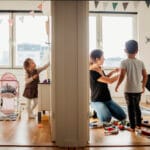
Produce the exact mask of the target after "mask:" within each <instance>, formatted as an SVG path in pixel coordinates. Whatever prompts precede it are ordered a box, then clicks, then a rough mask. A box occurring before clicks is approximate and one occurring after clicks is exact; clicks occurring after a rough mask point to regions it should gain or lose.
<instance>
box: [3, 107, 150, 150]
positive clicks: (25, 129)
mask: <svg viewBox="0 0 150 150" xmlns="http://www.w3.org/2000/svg"><path fill="white" fill-rule="evenodd" d="M148 107H149V108H150V105H148ZM144 119H145V120H149V121H150V116H144ZM89 133H90V140H89V145H87V147H86V148H74V149H71V148H68V150H80V149H81V150H82V149H84V150H137V149H138V150H149V149H150V137H149V136H143V135H142V136H141V135H138V134H136V133H131V132H129V131H119V133H118V134H117V135H109V136H106V135H105V134H104V129H103V128H99V129H90V132H89ZM61 149H64V150H67V148H58V147H56V146H55V144H54V143H52V142H51V136H50V125H49V123H48V122H47V121H45V122H43V127H42V128H39V127H38V124H37V120H36V119H31V120H28V119H27V114H26V113H23V114H22V118H21V119H20V120H18V121H0V150H61Z"/></svg>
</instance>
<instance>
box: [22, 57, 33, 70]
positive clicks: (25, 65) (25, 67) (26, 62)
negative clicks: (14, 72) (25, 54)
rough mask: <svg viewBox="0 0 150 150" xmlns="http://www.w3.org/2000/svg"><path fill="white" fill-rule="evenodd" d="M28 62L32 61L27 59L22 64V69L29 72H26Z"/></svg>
mask: <svg viewBox="0 0 150 150" xmlns="http://www.w3.org/2000/svg"><path fill="white" fill-rule="evenodd" d="M30 61H32V59H31V58H27V59H25V61H24V63H23V67H24V69H25V70H26V71H27V72H28V71H29V70H28V68H29V66H30Z"/></svg>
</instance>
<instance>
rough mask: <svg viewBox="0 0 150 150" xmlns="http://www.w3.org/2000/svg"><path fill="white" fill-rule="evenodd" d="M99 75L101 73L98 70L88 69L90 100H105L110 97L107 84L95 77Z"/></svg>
mask: <svg viewBox="0 0 150 150" xmlns="http://www.w3.org/2000/svg"><path fill="white" fill-rule="evenodd" d="M104 75H105V74H104ZM100 77H101V75H100V74H99V73H98V72H96V71H93V70H90V88H91V101H92V102H105V101H109V100H111V99H112V98H111V95H110V92H109V89H108V85H107V84H106V83H103V82H98V81H97V79H98V78H100Z"/></svg>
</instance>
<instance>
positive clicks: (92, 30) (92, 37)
mask: <svg viewBox="0 0 150 150" xmlns="http://www.w3.org/2000/svg"><path fill="white" fill-rule="evenodd" d="M95 48H96V16H90V17H89V50H90V51H91V50H93V49H95Z"/></svg>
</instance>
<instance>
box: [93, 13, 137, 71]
mask: <svg viewBox="0 0 150 150" xmlns="http://www.w3.org/2000/svg"><path fill="white" fill-rule="evenodd" d="M92 15H94V16H96V46H97V48H98V49H103V47H102V41H103V37H102V34H101V33H102V17H103V16H118V17H119V16H121V17H132V18H133V38H134V39H135V40H138V36H137V13H133V14H132V13H115V12H114V13H112V12H111V13H110V12H108V13H107V12H106V13H104V12H102V13H101V12H91V13H90V16H92ZM104 53H105V51H104ZM137 56H138V55H137ZM114 68H116V67H115V66H114V67H107V66H106V67H104V69H105V70H112V69H114Z"/></svg>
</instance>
